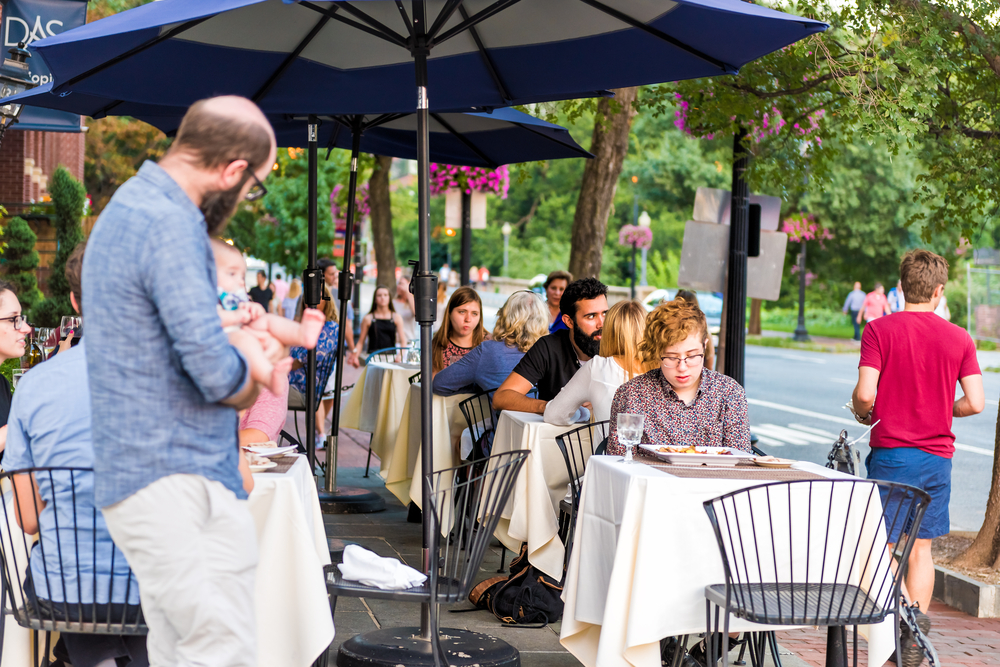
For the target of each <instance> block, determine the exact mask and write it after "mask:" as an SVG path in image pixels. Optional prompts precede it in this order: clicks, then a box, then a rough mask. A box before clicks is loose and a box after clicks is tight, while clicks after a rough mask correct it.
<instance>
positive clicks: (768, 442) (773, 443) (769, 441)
mask: <svg viewBox="0 0 1000 667" xmlns="http://www.w3.org/2000/svg"><path fill="white" fill-rule="evenodd" d="M754 435H755V436H757V444H758V445H764V446H766V447H784V446H785V443H783V442H782V441H781V440H775V439H774V438H769V437H767V436H766V435H761V434H760V433H757V429H756V428H754Z"/></svg>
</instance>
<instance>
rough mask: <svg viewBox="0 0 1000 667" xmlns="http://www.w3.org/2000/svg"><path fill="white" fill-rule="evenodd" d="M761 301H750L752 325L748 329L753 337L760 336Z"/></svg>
mask: <svg viewBox="0 0 1000 667" xmlns="http://www.w3.org/2000/svg"><path fill="white" fill-rule="evenodd" d="M760 304H761V300H760V299H750V323H749V324H748V325H747V328H748V329H749V330H750V335H751V336H759V335H760Z"/></svg>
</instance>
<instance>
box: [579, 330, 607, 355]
mask: <svg viewBox="0 0 1000 667" xmlns="http://www.w3.org/2000/svg"><path fill="white" fill-rule="evenodd" d="M602 331H603V329H598V330H597V331H595V332H594V333H592V334H591V335H589V336H587V335H586V334H584V333H583V332H582V331H580V328H579V327H573V342H574V343H576V346H577V347H578V348H580V351H581V352H583V353H584V354H585V355H587V356H588V357H591V358H593V357H596V356H597V353H598V352H600V351H601V341H600V340H596V339H595V338H594V336H600V335H601V332H602Z"/></svg>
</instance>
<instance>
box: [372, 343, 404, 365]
mask: <svg viewBox="0 0 1000 667" xmlns="http://www.w3.org/2000/svg"><path fill="white" fill-rule="evenodd" d="M409 349H410V348H408V347H383V348H382V349H381V350H375V351H374V352H372V353H370V354H369V355H368V356H367V357H365V365H368V364H370V363H371V362H373V361H381V362H384V363H389V364H391V363H393V362H395V361H396V355H397V354H398V355H400V358H401V359H403V360H405V359H406V357H405V356H404V355H405V354H406V353H407V352H408V351H409Z"/></svg>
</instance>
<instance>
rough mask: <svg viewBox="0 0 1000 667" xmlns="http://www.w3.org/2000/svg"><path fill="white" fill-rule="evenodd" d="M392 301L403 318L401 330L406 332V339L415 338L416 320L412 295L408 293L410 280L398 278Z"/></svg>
mask: <svg viewBox="0 0 1000 667" xmlns="http://www.w3.org/2000/svg"><path fill="white" fill-rule="evenodd" d="M392 303H393V305H394V306H396V312H397V313H399V316H400V317H401V318H403V331H405V332H406V339H407V340H417V330H416V326H417V321H416V319H415V316H414V309H413V295H412V294H410V281H409V280H407V279H406V278H400V279H399V282H397V283H396V296H395V297H394V298H393V300H392Z"/></svg>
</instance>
